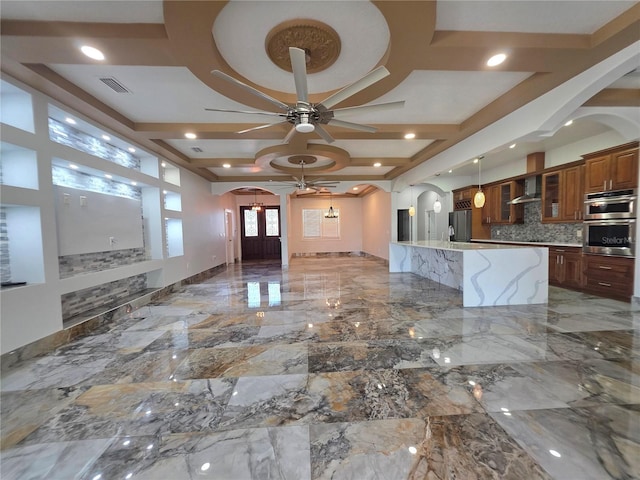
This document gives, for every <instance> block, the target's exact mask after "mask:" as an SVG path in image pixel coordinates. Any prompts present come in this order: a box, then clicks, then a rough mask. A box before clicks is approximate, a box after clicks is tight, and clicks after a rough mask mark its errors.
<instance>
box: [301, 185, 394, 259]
mask: <svg viewBox="0 0 640 480" xmlns="http://www.w3.org/2000/svg"><path fill="white" fill-rule="evenodd" d="M304 208H322V209H323V210H328V209H329V199H328V198H291V209H290V210H291V215H290V217H289V218H290V220H291V223H290V225H289V250H290V254H291V255H292V256H293V255H295V254H296V253H316V252H360V251H362V232H363V218H362V216H363V208H362V200H361V199H360V198H336V197H334V198H333V208H334V209H339V210H340V238H339V239H322V240H311V239H304V238H302V210H303V209H304ZM388 218H389V217H388V216H387V217H386V218H385V222H387V221H388ZM387 248H388V245H387Z"/></svg>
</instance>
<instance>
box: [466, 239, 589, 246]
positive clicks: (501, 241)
mask: <svg viewBox="0 0 640 480" xmlns="http://www.w3.org/2000/svg"><path fill="white" fill-rule="evenodd" d="M471 241H472V242H474V243H493V244H516V245H536V246H541V247H575V248H582V244H581V243H563V242H518V241H515V240H486V239H477V240H476V239H475V238H472V239H471Z"/></svg>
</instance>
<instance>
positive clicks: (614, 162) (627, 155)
mask: <svg viewBox="0 0 640 480" xmlns="http://www.w3.org/2000/svg"><path fill="white" fill-rule="evenodd" d="M611 180H612V181H611V188H612V189H614V190H616V189H620V188H636V187H637V186H638V149H637V148H636V149H633V150H627V151H625V152H620V153H614V154H612V155H611Z"/></svg>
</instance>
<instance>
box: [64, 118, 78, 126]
mask: <svg viewBox="0 0 640 480" xmlns="http://www.w3.org/2000/svg"><path fill="white" fill-rule="evenodd" d="M64 121H65V122H67V123H70V124H71V125H75V124H76V121H75V120H74V119H73V118H71V117H67V118H65V119H64Z"/></svg>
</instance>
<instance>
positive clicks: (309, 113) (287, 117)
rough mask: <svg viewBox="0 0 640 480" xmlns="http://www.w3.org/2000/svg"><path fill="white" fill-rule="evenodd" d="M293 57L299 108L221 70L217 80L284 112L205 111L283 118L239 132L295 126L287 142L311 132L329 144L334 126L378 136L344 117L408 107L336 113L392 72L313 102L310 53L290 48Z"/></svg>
mask: <svg viewBox="0 0 640 480" xmlns="http://www.w3.org/2000/svg"><path fill="white" fill-rule="evenodd" d="M289 56H290V58H291V67H292V70H293V78H294V81H295V85H296V96H297V101H296V104H295V105H287V104H286V103H284V102H281V101H280V100H277V99H275V98H273V97H270V96H269V95H267V94H265V93H262V92H261V91H259V90H256V89H255V88H253V87H250V86H249V85H247V84H245V83H242V82H241V81H239V80H236V79H235V78H233V77H231V76H229V75H227V74H226V73H224V72H221V71H220V70H213V71H212V72H211V73H212V74H213V75H215V76H216V77H219V78H221V79H223V80H226V81H228V82H230V83H232V84H234V85H236V86H238V87H240V88H243V89H244V90H246V91H247V92H249V93H251V94H253V95H256V96H258V97H260V98H262V99H264V100H267V101H268V102H270V103H272V104H274V105H275V106H276V107H278V108H279V109H280V110H281V111H280V112H264V111H246V110H225V109H220V108H205V110H207V111H211V112H228V113H245V114H252V115H255V114H257V115H269V116H275V117H280V118H282V119H283V120H282V121H280V122H276V123H268V124H265V125H260V126H258V127H253V128H248V129H246V130H241V131H239V132H237V133H247V132H251V131H253V130H260V129H263V128H268V127H272V126H274V125H282V124H285V123H291V124H292V125H293V127H292V128H291V130H289V133H288V134H287V135H286V137H285V138H284V142H285V143H288V142H289V141H290V140H291V138H292V137H293V135H295V133H296V132H299V133H310V132H314V131H315V132H316V133H317V134H318V135H319V136H320V137H321V138H322V139H323V140H325V141H326V142H327V143H332V142H333V141H334V139H333V137H332V136H331V135H329V132H327V131H326V130H325V129H324V128H323V127H322V125H334V126H336V127H343V128H349V129H352V130H359V131H363V132H369V133H374V132H375V131H376V130H377V129H376V128H375V127H372V126H370V125H362V124H359V123H353V122H347V121H344V120H341V119H340V118H341V117H344V116H347V115H350V114H354V113H363V112H379V111H384V110H389V109H393V108H401V107H403V106H404V100H402V101H398V102H388V103H379V104H376V105H361V106H356V107H346V108H337V109H334V110H332V109H331V108H332V107H333V106H334V105H337V104H338V103H340V102H342V101H343V100H346V99H347V98H349V97H351V96H352V95H355V94H356V93H358V92H359V91H360V90H364V89H365V88H367V87H369V86H370V85H373V84H374V83H376V82H378V81H380V80H382V79H383V78H384V77H386V76H387V75H389V71H388V70H387V69H386V68H385V67H383V66H380V67H378V68H376V69H375V70H372V71H371V72H369V73H368V74H366V75H365V76H364V77H362V78H361V79H360V80H358V81H356V82H355V83H352V84H351V85H349V86H347V87H344V88H343V89H342V90H340V91H338V92H336V93H334V94H332V95H330V96H329V97H328V98H325V99H324V100H323V101H322V102H320V103H309V94H308V91H307V65H306V52H305V51H304V50H302V49H300V48H296V47H289Z"/></svg>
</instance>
